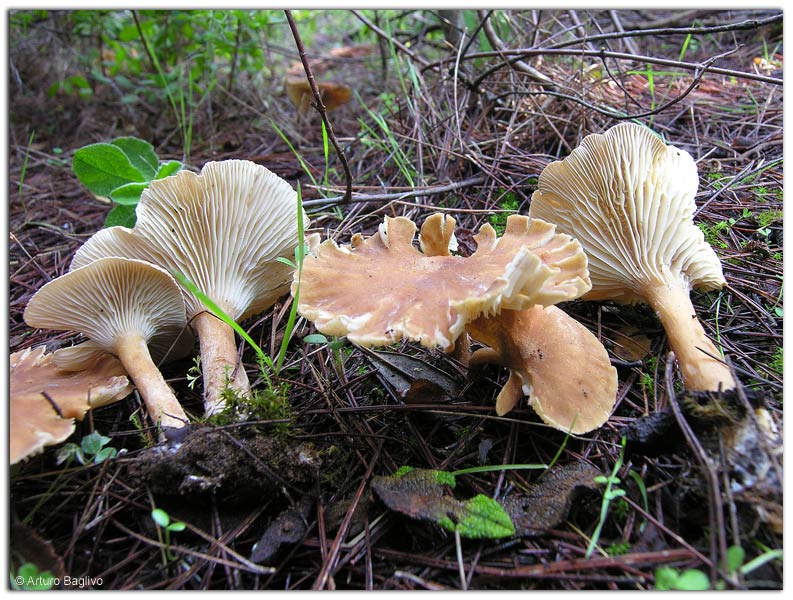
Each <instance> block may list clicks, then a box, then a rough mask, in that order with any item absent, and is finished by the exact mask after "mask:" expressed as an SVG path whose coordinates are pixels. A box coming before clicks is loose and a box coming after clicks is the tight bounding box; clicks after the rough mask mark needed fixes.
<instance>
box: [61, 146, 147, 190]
mask: <svg viewBox="0 0 793 600" xmlns="http://www.w3.org/2000/svg"><path fill="white" fill-rule="evenodd" d="M72 170H73V171H74V174H75V175H77V179H79V180H80V183H82V184H83V185H84V186H85V187H87V188H88V189H89V190H90V191H91V193H93V194H96V195H97V196H100V197H104V198H109V197H110V193H111V192H112V191H113V190H114V189H116V188H117V187H120V186H122V185H124V184H127V183H131V182H135V181H137V182H143V181H146V178H145V177H144V176H143V174H142V173H141V172H140V171H139V170H138V169H136V168H135V167H134V166H133V165H132V163H131V162H130V160H129V158H128V157H127V155H126V154H124V151H123V150H122V149H121V148H119V147H118V146H114V145H113V144H105V143H99V144H91V145H90V146H85V147H83V148H80V149H79V150H77V151H76V152H75V153H74V159H73V160H72Z"/></svg>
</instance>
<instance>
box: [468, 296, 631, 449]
mask: <svg viewBox="0 0 793 600" xmlns="http://www.w3.org/2000/svg"><path fill="white" fill-rule="evenodd" d="M468 333H469V334H470V335H471V337H472V338H474V339H475V340H477V341H478V342H481V343H483V344H486V345H487V346H489V347H488V348H483V349H480V350H477V351H475V352H474V353H473V355H472V356H471V366H476V365H479V364H482V363H497V364H499V365H501V366H504V367H507V368H508V369H509V373H510V374H509V379H508V380H507V383H506V384H505V385H504V387H503V388H502V389H501V392H500V393H499V395H498V397H497V398H496V414H498V415H504V414H506V413H508V412H509V411H510V410H512V408H513V407H514V406H515V405H516V404H517V402H518V401H519V400H520V399H521V398H522V397H523V395H524V394H525V395H526V396H528V397H529V405H530V406H531V407H532V408H533V409H534V411H535V412H536V413H537V414H538V415H539V416H540V418H541V419H542V420H543V421H544V422H545V423H547V424H549V425H551V426H552V427H555V428H556V429H560V430H562V431H569V432H570V433H574V434H581V433H587V432H589V431H592V430H593V429H596V428H598V427H600V426H601V425H603V423H605V422H606V420H607V419H608V418H609V416H610V415H611V411H612V410H613V408H614V403H615V402H616V400H617V370H616V369H615V368H614V367H613V366H611V362H610V361H609V356H608V352H607V351H606V349H605V348H604V347H603V344H601V343H600V341H598V339H597V338H596V337H595V336H594V335H593V334H592V332H590V331H589V330H588V329H587V328H586V327H584V326H583V325H582V324H581V323H579V322H578V321H576V320H575V319H573V318H572V317H570V316H569V315H567V314H566V313H565V312H564V311H562V310H561V309H559V308H557V307H556V306H548V307H542V306H539V305H536V306H533V307H531V308H529V309H526V310H520V311H515V310H504V311H501V313H500V314H498V315H495V316H493V317H489V318H479V319H476V320H475V321H472V322H471V323H469V324H468Z"/></svg>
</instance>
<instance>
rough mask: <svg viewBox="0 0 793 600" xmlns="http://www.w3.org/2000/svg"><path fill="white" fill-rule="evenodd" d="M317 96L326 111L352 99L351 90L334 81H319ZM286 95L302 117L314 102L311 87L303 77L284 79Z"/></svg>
mask: <svg viewBox="0 0 793 600" xmlns="http://www.w3.org/2000/svg"><path fill="white" fill-rule="evenodd" d="M317 89H318V90H319V95H320V97H321V98H322V104H324V105H325V109H326V110H328V111H331V110H335V109H337V108H339V107H340V106H343V105H345V104H347V103H348V102H349V101H350V100H351V99H352V90H351V89H350V88H349V87H348V86H346V85H344V84H343V83H338V82H335V81H321V82H318V83H317ZM286 95H287V96H289V99H290V100H291V101H292V104H294V105H295V106H296V107H297V112H298V114H299V115H304V114H306V112H307V111H308V109H309V107H310V106H311V103H312V102H314V92H313V91H312V90H311V86H310V85H309V83H308V81H307V80H306V78H305V76H303V77H299V76H298V77H287V79H286Z"/></svg>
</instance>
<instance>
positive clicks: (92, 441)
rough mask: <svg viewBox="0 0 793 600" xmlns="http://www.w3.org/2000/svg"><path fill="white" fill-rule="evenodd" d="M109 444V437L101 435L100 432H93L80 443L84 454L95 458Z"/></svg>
mask: <svg viewBox="0 0 793 600" xmlns="http://www.w3.org/2000/svg"><path fill="white" fill-rule="evenodd" d="M109 443H110V438H109V437H107V436H104V435H102V434H100V433H99V432H98V431H92V432H91V433H89V434H88V435H87V436H85V437H84V438H83V439H82V440H81V441H80V447H81V448H82V450H83V452H85V453H86V454H89V455H91V456H93V455H95V454H96V453H97V452H99V451H100V450H101V449H102V447H103V446H106V445H107V444H109Z"/></svg>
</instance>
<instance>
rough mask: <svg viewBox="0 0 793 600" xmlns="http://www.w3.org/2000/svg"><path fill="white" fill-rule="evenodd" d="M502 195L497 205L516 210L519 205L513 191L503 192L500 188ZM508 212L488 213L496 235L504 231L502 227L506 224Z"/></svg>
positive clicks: (501, 207)
mask: <svg viewBox="0 0 793 600" xmlns="http://www.w3.org/2000/svg"><path fill="white" fill-rule="evenodd" d="M502 193H503V195H502V196H501V202H499V204H498V206H499V208H500V209H501V210H505V211H507V210H509V211H517V210H518V208H519V207H520V200H519V199H518V197H517V196H516V195H515V193H514V192H504V191H503V190H502ZM508 217H509V214H507V213H505V212H498V213H496V214H494V215H490V224H491V225H492V226H493V229H495V230H496V233H497V234H498V235H502V234H503V233H504V227H505V226H506V224H507V218H508Z"/></svg>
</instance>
